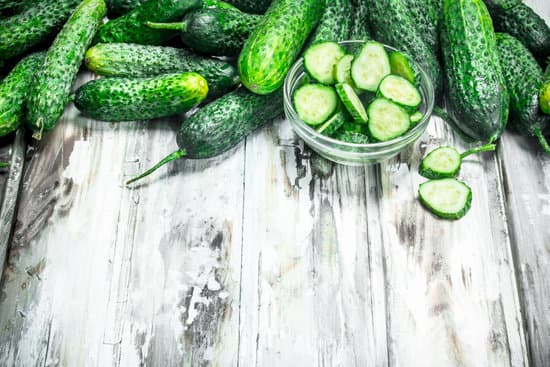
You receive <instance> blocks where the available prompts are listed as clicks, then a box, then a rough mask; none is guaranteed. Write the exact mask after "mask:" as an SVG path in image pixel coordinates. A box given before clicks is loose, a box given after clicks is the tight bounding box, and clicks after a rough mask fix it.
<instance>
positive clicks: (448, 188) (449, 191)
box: [418, 178, 472, 220]
mask: <svg viewBox="0 0 550 367" xmlns="http://www.w3.org/2000/svg"><path fill="white" fill-rule="evenodd" d="M418 198H419V199H420V202H421V203H422V205H424V206H425V207H426V208H427V209H428V210H429V211H431V212H432V213H433V214H435V215H437V216H438V217H440V218H443V219H450V220H456V219H460V218H462V217H464V216H465V215H466V213H467V212H468V210H470V207H471V205H472V189H470V187H469V186H468V185H466V184H465V183H464V182H461V181H458V180H456V179H454V178H445V179H442V180H432V181H428V182H425V183H423V184H421V185H420V188H419V189H418Z"/></svg>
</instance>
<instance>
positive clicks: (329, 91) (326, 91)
mask: <svg viewBox="0 0 550 367" xmlns="http://www.w3.org/2000/svg"><path fill="white" fill-rule="evenodd" d="M293 99H294V108H295V109H296V112H297V113H298V116H299V117H300V118H301V119H302V120H303V121H304V122H305V123H306V124H308V125H319V124H322V123H323V122H325V121H327V120H328V118H329V117H330V116H332V114H333V113H334V111H336V108H337V107H338V95H337V94H336V92H335V91H334V88H332V87H328V86H326V85H322V84H306V85H304V86H302V87H300V88H298V89H297V90H296V91H295V92H294V96H293Z"/></svg>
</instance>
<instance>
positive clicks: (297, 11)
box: [239, 0, 325, 94]
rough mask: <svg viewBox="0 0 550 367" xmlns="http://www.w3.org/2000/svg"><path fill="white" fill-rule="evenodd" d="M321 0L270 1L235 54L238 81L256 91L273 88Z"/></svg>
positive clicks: (315, 20)
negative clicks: (239, 78)
mask: <svg viewBox="0 0 550 367" xmlns="http://www.w3.org/2000/svg"><path fill="white" fill-rule="evenodd" d="M324 5H325V4H324V0H321V1H319V0H274V2H273V4H272V5H271V6H270V7H269V9H268V11H267V13H266V14H265V17H264V18H263V19H262V21H261V22H260V24H259V25H258V26H257V27H256V29H255V30H254V32H252V34H251V35H250V37H249V38H248V40H247V41H246V43H245V45H244V48H243V50H242V52H241V54H240V56H239V73H240V75H241V81H242V83H243V84H244V85H245V87H247V88H248V89H249V90H251V91H252V92H254V93H257V94H270V93H272V92H274V91H275V90H277V89H278V88H279V87H280V86H281V85H282V84H283V80H284V78H285V76H286V74H287V72H288V70H289V69H290V67H291V66H292V64H293V63H294V61H295V60H296V58H297V57H298V55H299V53H300V51H301V49H302V47H303V46H304V44H305V42H306V40H307V38H308V36H309V34H310V33H311V31H312V30H313V29H314V28H315V26H316V25H317V23H318V22H319V19H321V16H322V14H323V10H324V7H325V6H324Z"/></svg>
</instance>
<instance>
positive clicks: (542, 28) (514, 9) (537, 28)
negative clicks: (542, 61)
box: [485, 0, 550, 57]
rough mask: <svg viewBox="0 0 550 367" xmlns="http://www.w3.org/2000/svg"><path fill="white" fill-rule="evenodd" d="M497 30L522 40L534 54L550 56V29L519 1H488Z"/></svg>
mask: <svg viewBox="0 0 550 367" xmlns="http://www.w3.org/2000/svg"><path fill="white" fill-rule="evenodd" d="M485 3H486V4H487V7H488V8H489V11H490V13H491V16H492V18H493V23H494V27H495V30H497V31H498V32H506V33H508V34H511V35H512V36H514V37H516V38H517V39H518V40H520V41H521V42H522V43H523V44H524V45H525V46H526V47H527V48H528V49H529V50H531V52H533V54H535V55H536V56H540V57H545V56H548V55H550V27H548V25H547V24H546V22H545V21H544V19H542V18H541V17H540V16H538V15H537V13H535V12H534V11H533V9H531V8H530V7H529V6H527V5H526V4H524V3H523V2H522V1H520V0H517V1H513V2H507V1H502V0H486V1H485Z"/></svg>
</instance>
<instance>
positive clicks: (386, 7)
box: [365, 0, 443, 96]
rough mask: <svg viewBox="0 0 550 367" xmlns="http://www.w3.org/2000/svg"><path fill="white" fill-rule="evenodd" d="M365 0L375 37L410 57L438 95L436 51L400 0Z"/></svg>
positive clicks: (439, 73) (440, 83) (439, 75)
mask: <svg viewBox="0 0 550 367" xmlns="http://www.w3.org/2000/svg"><path fill="white" fill-rule="evenodd" d="M365 1H367V3H368V4H369V13H368V15H369V21H370V24H371V29H372V30H373V33H374V34H373V35H374V36H375V38H376V40H378V41H381V42H384V43H386V44H388V45H390V46H393V47H395V48H397V49H398V50H400V51H402V52H404V53H406V54H407V55H409V56H411V57H413V58H414V60H415V61H416V62H417V63H418V64H419V65H420V66H421V67H422V68H423V69H424V71H425V72H426V73H427V74H428V76H429V77H430V79H431V80H432V83H433V85H434V90H435V94H436V96H439V95H441V92H442V90H443V74H442V70H441V66H440V65H439V61H438V59H437V52H436V50H434V49H433V48H431V46H430V45H429V44H428V42H427V41H426V40H425V39H424V37H423V35H422V33H421V32H420V29H419V28H418V27H417V24H415V22H414V20H413V18H412V17H411V14H410V13H409V9H408V8H407V6H406V5H405V3H404V2H403V0H365ZM417 74H418V73H417Z"/></svg>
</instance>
